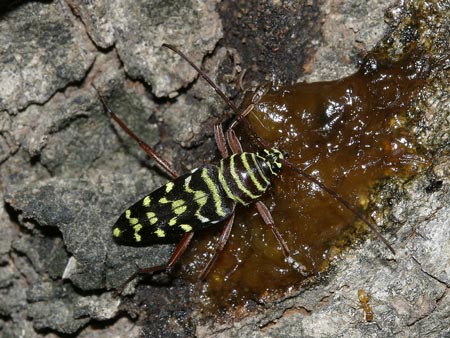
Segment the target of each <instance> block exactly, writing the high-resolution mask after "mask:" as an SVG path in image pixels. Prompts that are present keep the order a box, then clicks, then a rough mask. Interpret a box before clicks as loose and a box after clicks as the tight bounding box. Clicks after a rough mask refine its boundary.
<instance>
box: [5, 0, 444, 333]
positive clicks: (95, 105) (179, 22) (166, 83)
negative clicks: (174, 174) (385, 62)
mask: <svg viewBox="0 0 450 338" xmlns="http://www.w3.org/2000/svg"><path fill="white" fill-rule="evenodd" d="M164 3H165V2H157V1H155V2H151V3H149V2H147V1H133V2H127V1H112V2H111V1H109V2H106V1H97V2H95V4H94V3H86V2H81V1H74V0H72V1H67V2H64V1H55V2H50V3H41V2H30V3H20V4H19V5H18V6H17V7H14V8H12V9H9V10H8V11H7V12H5V13H4V14H3V15H2V17H0V64H1V65H2V66H1V67H0V74H1V76H0V136H1V138H0V149H1V153H0V164H1V167H0V177H1V180H0V182H1V183H0V187H1V190H0V196H1V198H2V200H4V201H5V203H3V204H2V205H1V206H0V223H1V224H2V226H0V262H1V264H0V288H1V292H2V302H1V305H0V313H1V314H2V316H1V318H0V327H2V330H3V332H4V333H5V334H6V335H9V336H12V337H15V336H19V335H21V334H22V335H23V332H25V335H26V336H27V337H34V336H36V337H37V336H44V335H45V334H44V333H39V331H36V330H39V329H51V330H55V331H57V332H62V333H72V332H78V336H81V337H82V336H83V335H84V336H89V335H91V334H93V333H94V331H95V330H97V328H96V327H95V326H91V325H90V322H92V321H94V320H95V321H105V323H106V324H105V326H104V328H103V330H102V334H103V335H112V334H116V335H127V336H138V335H139V334H140V332H139V328H138V327H134V326H133V323H132V322H131V321H130V320H129V319H127V318H120V319H117V318H119V317H120V314H119V306H120V303H121V299H114V298H112V297H111V293H110V292H105V289H107V288H110V287H112V286H115V285H118V283H120V281H122V280H123V278H124V276H125V277H126V276H128V275H129V274H130V273H131V271H133V270H134V268H135V265H134V264H139V265H140V266H143V265H152V264H157V263H160V262H161V261H163V260H164V259H165V258H166V257H167V255H168V254H169V251H170V248H169V247H148V248H139V249H134V248H127V247H119V246H116V245H114V244H113V243H112V240H111V238H110V226H111V224H112V223H113V222H114V220H115V217H116V216H117V211H118V210H122V209H123V208H124V207H125V206H126V205H128V204H129V203H130V201H133V200H134V198H135V196H138V195H141V194H143V193H145V192H148V191H151V190H152V189H153V188H155V187H157V186H158V185H160V184H162V183H163V182H164V180H165V177H164V176H162V175H161V174H160V172H159V171H158V170H154V164H153V162H152V161H149V160H147V159H146V158H145V156H144V155H143V154H141V152H140V151H139V150H137V148H136V146H135V145H134V144H133V143H132V142H131V141H128V140H127V138H126V137H125V136H124V135H123V134H122V132H121V131H120V130H117V128H116V127H115V126H113V125H112V124H111V122H110V121H109V119H108V117H107V116H106V115H105V114H104V112H103V109H102V107H101V105H100V103H99V101H98V99H97V96H96V93H95V92H94V91H93V89H92V88H91V83H94V84H95V85H96V86H97V87H98V88H100V89H101V90H102V92H103V93H105V94H106V95H107V97H108V99H109V103H110V104H111V106H112V108H113V110H114V111H115V112H118V113H125V114H124V115H126V117H125V120H126V123H127V124H128V125H130V127H131V128H132V129H133V130H135V131H136V133H137V134H139V135H143V136H145V140H146V142H148V143H149V144H158V149H164V153H165V155H166V158H168V159H169V160H170V161H172V162H173V163H175V164H176V166H177V170H179V171H186V170H187V169H190V168H192V167H194V166H197V165H198V164H199V162H200V159H204V158H205V155H204V154H205V152H206V153H208V154H210V155H208V156H209V157H211V158H212V157H213V152H212V151H211V150H212V149H213V144H212V140H211V139H210V136H211V130H207V128H205V127H204V126H205V123H209V121H210V120H211V119H212V117H217V116H218V115H219V114H220V111H221V109H222V106H223V105H222V103H220V101H219V100H218V99H216V98H215V97H214V95H212V94H211V92H212V91H211V90H210V88H208V87H207V86H206V85H205V84H204V83H202V82H201V81H195V78H196V76H197V75H196V74H195V72H194V71H193V70H192V69H190V68H189V67H188V66H187V65H186V64H185V63H184V62H182V61H180V60H179V59H178V58H176V57H175V56H174V55H173V54H171V53H168V52H167V51H165V50H163V49H161V48H160V45H161V44H162V43H163V42H170V43H172V44H175V45H179V46H182V49H183V51H184V52H185V53H186V54H188V55H189V56H190V57H191V58H192V59H193V60H194V62H195V63H197V64H200V63H201V62H202V61H204V63H205V64H206V65H207V66H209V67H210V69H209V70H210V71H211V73H212V74H213V77H214V78H216V77H221V76H222V77H223V74H221V73H220V71H219V68H220V67H219V65H227V62H228V59H227V58H228V57H227V54H226V53H225V49H221V48H220V47H218V46H217V43H218V41H219V39H220V38H221V37H222V35H223V23H222V22H221V20H220V18H219V14H218V10H217V9H216V5H217V2H216V1H209V2H201V1H191V2H189V3H185V4H184V5H180V4H176V3H172V4H167V5H165V4H164ZM222 5H223V4H222ZM225 5H226V2H225ZM241 5H242V6H244V5H243V4H241ZM266 5H267V4H266V3H264V2H263V3H262V4H260V6H261V7H258V8H264V6H266ZM288 5H289V4H286V8H288V7H289V6H288ZM425 5H429V6H428V7H427V6H425ZM440 5H441V6H442V8H443V9H441V10H439V9H438V6H437V5H433V4H431V2H427V1H416V2H406V3H405V4H404V5H403V6H399V5H398V6H397V7H392V8H391V9H390V10H389V13H388V15H389V16H390V22H389V25H388V26H386V25H385V24H384V23H383V12H384V10H386V5H385V4H384V3H383V4H378V3H377V2H376V1H373V2H368V3H367V4H365V5H363V4H362V3H358V2H352V1H351V2H346V3H344V4H343V6H342V7H339V8H337V7H335V5H334V3H333V2H320V3H317V2H312V4H311V6H313V7H317V8H318V9H320V13H321V14H320V18H321V19H322V23H323V26H322V30H321V32H320V34H321V36H319V35H317V36H315V38H316V39H317V40H316V41H312V42H311V41H309V42H308V43H306V44H300V43H298V44H296V43H297V42H294V41H292V42H291V43H292V46H291V45H289V44H288V45H286V44H285V41H284V40H283V44H284V45H283V46H285V48H286V51H285V54H286V55H288V58H289V59H295V58H294V57H293V56H292V55H296V54H295V53H297V50H296V49H295V48H299V49H300V48H311V50H312V51H313V52H314V53H313V54H312V55H306V56H304V55H302V57H301V58H300V57H299V58H298V60H297V62H298V67H296V68H298V69H300V70H302V67H303V69H307V70H310V71H311V74H309V76H308V77H307V79H308V80H310V81H313V80H317V79H332V78H340V77H342V76H344V75H347V74H350V73H351V72H353V71H354V70H355V69H356V64H357V60H358V59H359V58H360V53H361V50H362V49H370V48H372V47H373V46H374V45H375V44H376V43H377V42H378V41H379V40H380V39H381V38H382V36H383V32H384V30H385V29H386V28H388V29H387V31H388V32H389V33H388V34H389V35H390V36H391V37H392V38H394V39H395V38H397V35H396V34H398V33H397V31H398V30H401V29H402V27H404V26H406V25H408V23H409V22H410V21H411V20H412V19H411V18H412V17H413V16H424V18H425V21H424V22H425V23H423V26H422V27H420V28H421V29H422V33H421V34H423V35H422V37H423V38H424V39H425V37H426V36H427V34H430V35H432V36H435V39H436V40H435V41H433V40H432V41H431V42H432V43H431V45H430V47H429V48H430V51H429V52H430V55H432V56H433V57H436V58H438V57H441V58H442V60H447V61H446V62H447V64H448V60H449V55H448V50H449V49H448V48H447V49H446V50H434V49H433V43H434V44H436V45H437V44H438V43H437V42H436V41H437V40H438V39H445V37H447V42H448V40H449V39H448V29H447V33H443V30H445V27H447V28H448V27H449V22H448V18H447V19H445V17H443V15H442V13H443V12H444V11H445V8H447V10H448V4H446V3H445V2H441V3H440ZM446 6H447V7H446ZM256 7H257V6H255V8H256ZM283 8H284V7H283ZM430 8H431V9H430ZM431 10H434V11H435V13H434V14H435V15H436V18H435V20H438V19H439V20H441V21H439V24H440V25H441V26H438V24H437V22H436V21H433V19H431V18H430V17H428V15H429V14H430V12H427V11H431ZM261 12H263V11H261ZM264 15H266V16H267V14H264ZM283 15H287V14H286V13H284V14H283ZM291 15H292V17H294V18H295V17H296V15H298V13H291ZM260 19H261V18H260ZM277 19H279V18H277ZM242 20H244V19H242ZM272 20H275V19H272ZM292 20H293V19H292ZM427 20H428V21H427ZM288 22H290V21H288ZM309 27H310V28H311V29H317V30H318V29H319V28H318V27H320V25H319V24H317V22H313V23H311V24H310V26H309ZM227 29H230V28H227ZM234 29H236V30H237V29H238V27H234ZM258 34H260V36H264V35H263V34H267V32H263V31H259V32H258ZM311 34H312V32H311ZM445 34H447V35H445ZM302 37H303V36H302ZM275 38H277V37H275ZM284 38H286V39H287V37H284ZM305 39H306V40H307V38H305ZM261 40H267V41H271V40H270V39H269V38H267V36H264V39H255V40H254V41H247V43H246V45H247V48H248V49H250V51H246V52H248V53H252V51H251V49H252V44H254V45H253V46H254V47H255V50H256V51H253V53H255V54H254V55H253V58H252V55H250V56H249V55H248V54H244V52H241V51H242V50H245V49H246V48H243V49H239V46H238V44H236V46H234V45H233V46H231V44H227V45H226V47H227V48H230V47H236V48H237V50H239V52H238V53H242V54H243V55H242V57H241V60H242V65H241V66H242V67H243V68H248V69H252V70H253V75H250V77H249V78H248V81H250V80H253V79H259V80H261V79H264V77H265V76H267V74H268V73H269V72H270V71H274V72H276V73H277V74H276V76H278V77H279V78H283V79H286V80H292V79H296V78H297V77H299V76H300V74H301V73H302V72H301V71H299V73H298V74H297V73H295V74H294V71H293V70H292V69H280V68H282V67H280V65H279V64H277V63H276V62H277V60H276V57H272V58H271V57H267V60H270V62H269V61H268V62H267V63H266V64H261V63H258V62H261V60H258V62H256V63H254V64H253V63H252V59H255V60H256V59H258V53H259V52H260V50H259V49H257V48H258V47H259V46H260V45H264V44H263V43H262V42H261ZM299 40H300V39H299ZM225 41H230V42H232V41H233V39H229V40H225ZM289 41H290V40H289ZM227 43H229V42H227ZM280 44H281V40H280ZM248 46H250V48H249V47H248ZM294 46H295V48H294ZM305 46H306V47H305ZM312 46H314V47H312ZM318 46H319V47H318ZM290 47H292V50H291V49H290ZM292 51H295V53H294V52H292ZM289 53H293V54H289ZM439 53H441V55H439ZM443 63H445V61H443ZM274 65H275V66H274ZM252 66H254V67H252ZM263 67H265V68H264V69H262V68H263ZM276 67H279V68H276ZM224 68H226V66H224ZM291 68H292V67H291ZM439 71H441V72H442V74H441V75H439V74H438V73H439ZM255 74H256V75H255ZM448 75H449V74H448V66H447V68H445V67H443V68H442V69H436V72H435V73H432V77H430V79H429V84H428V85H427V87H426V90H425V91H424V93H423V95H424V99H423V101H422V102H423V104H422V106H420V107H418V108H419V109H421V110H422V111H423V112H424V114H425V115H426V116H427V118H428V120H427V123H428V124H427V128H428V130H429V131H428V132H427V133H426V134H425V135H422V137H423V139H424V141H423V142H424V144H426V146H428V147H430V149H434V150H436V149H439V146H442V145H445V144H447V148H441V151H440V153H436V155H435V158H434V163H433V167H432V168H431V169H430V170H429V171H428V172H425V173H421V174H419V175H417V177H415V178H414V179H413V180H411V181H410V182H407V183H406V184H404V185H403V186H401V187H397V188H395V189H389V187H387V188H386V190H384V191H382V192H381V193H380V197H379V200H380V205H381V204H382V201H383V200H388V199H389V200H391V201H392V204H391V205H390V206H389V208H385V209H382V210H384V212H385V218H384V219H385V221H386V222H395V223H396V224H402V226H401V228H400V229H399V230H398V232H397V233H396V237H397V238H396V241H395V246H396V249H397V250H398V255H397V256H396V257H395V260H385V259H384V258H383V257H384V256H383V255H381V254H380V252H379V250H380V249H379V246H378V243H376V242H373V241H371V240H368V241H366V242H365V243H364V244H363V245H362V246H361V247H359V248H357V249H352V250H350V251H349V252H348V253H347V254H346V255H345V256H344V257H343V258H342V259H341V260H340V261H339V262H338V263H337V265H336V267H335V268H334V269H333V271H332V272H331V273H330V274H329V276H328V277H327V278H326V279H325V281H322V283H319V284H317V285H316V286H314V287H312V288H310V289H308V290H301V291H298V290H294V291H293V292H292V294H289V295H286V297H285V299H281V300H279V301H278V302H275V303H274V304H270V305H266V306H261V307H259V308H258V313H256V314H253V315H251V316H248V317H246V318H244V319H242V320H239V321H236V322H232V321H231V322H225V323H224V322H219V323H217V322H211V321H208V322H206V323H205V322H199V321H198V319H197V317H196V314H195V313H189V312H188V311H187V310H186V307H188V305H187V304H186V302H187V299H184V297H186V294H185V293H184V292H185V288H184V287H183V286H182V285H181V284H180V283H178V282H175V284H174V285H172V286H169V287H167V288H166V289H161V288H158V289H156V288H155V289H154V297H155V298H154V299H151V300H147V301H142V302H145V304H146V306H147V307H148V308H149V310H147V313H146V314H144V313H142V310H141V309H134V311H136V312H138V313H141V318H148V317H150V318H158V319H159V321H155V322H152V323H141V322H140V324H142V325H146V326H145V328H144V333H145V334H146V335H147V336H158V335H160V336H177V335H178V336H185V335H194V334H195V335H198V336H203V337H207V336H215V337H232V336H250V335H251V336H252V337H272V336H273V337H293V336H314V337H336V336H340V335H343V334H344V335H345V336H347V337H360V336H374V337H392V336H436V337H438V336H446V335H448V334H450V332H449V331H448V330H449V329H448V327H449V326H450V325H449V317H448V314H449V313H450V301H449V289H448V287H449V285H450V268H449V262H448V257H449V255H450V244H449V242H450V241H449V239H450V234H449V231H450V230H449V227H448V221H447V220H448V219H449V207H450V205H449V204H450V203H449V201H450V191H449V183H450V181H449V177H450V172H449V170H448V168H449V162H450V158H449V157H448V155H445V154H446V153H448V150H449V149H448V140H449V138H448V135H449V126H448V124H449V123H448V116H449V102H450V100H449V83H448V79H449V76H448ZM302 79H303V78H302ZM227 90H228V91H229V92H231V93H233V92H234V91H235V88H233V86H228V88H227ZM175 95H179V96H177V100H176V102H174V101H175V100H174V99H173V97H174V96H175ZM168 103H170V104H168ZM143 121H149V123H143ZM123 144H125V147H126V148H125V149H124V146H123ZM186 148H190V149H186ZM208 151H209V152H208ZM196 159H197V160H196ZM207 160H209V158H207V159H205V161H207ZM149 168H150V170H149ZM142 178H145V179H142ZM431 179H435V180H440V181H442V182H443V184H442V187H441V188H440V189H438V190H437V191H433V192H431V193H427V192H426V187H428V186H429V182H430V180H431ZM398 191H401V192H402V195H401V196H400V195H395V193H396V192H398ZM380 208H381V207H380ZM149 257H150V258H149ZM69 262H70V263H71V264H68V263H69ZM130 262H133V263H132V264H130ZM63 275H64V276H65V278H67V279H68V280H67V281H66V282H65V283H63V282H62V279H61V278H62V276H63ZM177 283H178V284H177ZM359 288H362V289H365V290H366V291H367V292H369V293H370V294H371V295H372V300H371V302H370V304H371V306H372V308H373V311H374V313H375V321H376V322H377V324H373V323H367V322H365V321H364V317H363V311H362V310H361V309H359V308H358V307H357V305H355V304H357V302H358V298H357V290H358V289H359ZM81 290H84V291H81ZM142 294H143V293H141V295H142ZM139 295H140V294H139V291H138V295H137V296H136V297H139ZM136 299H139V298H136ZM176 301H179V302H180V303H179V304H178V303H176V304H175V302H176ZM152 302H154V303H155V304H156V305H152ZM127 310H128V311H129V312H130V313H131V312H132V311H133V308H132V307H129V306H128V307H127ZM150 310H153V311H154V312H153V313H152V312H151V311H150ZM152 315H153V316H154V317H151V316H152ZM183 315H185V316H186V317H187V318H189V320H186V318H184V321H183ZM111 318H115V320H114V321H107V320H108V319H111ZM191 318H193V319H192V323H194V324H187V322H190V320H191ZM191 325H192V326H191ZM80 328H83V329H82V330H80ZM41 332H42V331H41Z"/></svg>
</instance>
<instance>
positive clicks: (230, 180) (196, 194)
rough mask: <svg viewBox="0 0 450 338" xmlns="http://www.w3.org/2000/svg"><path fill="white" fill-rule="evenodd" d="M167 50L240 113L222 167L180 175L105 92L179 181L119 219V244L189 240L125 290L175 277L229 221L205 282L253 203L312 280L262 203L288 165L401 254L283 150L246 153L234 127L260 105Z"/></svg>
mask: <svg viewBox="0 0 450 338" xmlns="http://www.w3.org/2000/svg"><path fill="white" fill-rule="evenodd" d="M163 46H164V47H166V48H169V49H171V50H173V51H174V52H175V53H177V54H178V55H179V56H181V57H182V58H183V59H184V60H186V61H187V62H188V63H189V64H190V65H191V66H192V67H193V68H194V69H195V70H196V71H197V72H198V73H199V74H200V76H201V77H202V78H203V79H205V80H206V81H207V82H208V83H209V84H210V85H211V86H212V87H213V88H214V90H215V91H216V92H217V93H218V94H219V95H220V96H221V97H222V98H223V100H224V101H225V102H226V103H227V105H228V106H229V107H230V108H231V109H232V110H233V111H234V112H235V113H236V118H235V120H234V121H233V123H232V124H231V126H230V127H229V128H228V130H227V131H226V132H225V133H224V131H223V129H222V125H221V124H220V123H219V124H216V125H215V126H214V136H215V140H216V143H217V147H218V149H219V152H220V154H221V156H222V159H221V160H220V162H219V166H216V165H211V164H209V165H205V166H202V167H200V168H196V169H194V170H192V171H191V172H189V173H187V174H184V175H182V176H179V175H178V173H177V172H176V171H175V170H174V169H173V168H171V166H170V165H169V164H168V163H167V162H166V161H165V160H164V159H163V158H162V157H161V155H160V154H158V153H157V152H156V151H155V150H154V149H153V148H151V147H150V146H149V145H147V144H146V143H145V142H144V141H142V140H141V139H140V138H139V137H138V136H136V135H135V134H134V133H133V132H132V131H131V130H130V129H129V128H128V127H127V126H126V125H125V123H124V122H123V121H122V120H121V119H120V118H119V117H118V116H117V115H116V114H114V113H113V112H112V111H111V109H110V108H109V107H108V105H107V104H106V102H105V100H104V99H103V97H102V96H101V95H100V93H99V97H100V100H101V101H102V103H103V105H104V106H105V108H106V110H107V111H108V112H109V114H110V115H111V117H112V118H113V119H114V120H115V121H116V122H117V124H118V125H119V126H120V127H121V128H122V129H123V130H124V131H125V132H126V133H127V134H128V135H129V136H131V137H132V138H133V139H134V140H135V141H136V142H137V143H138V144H139V145H140V147H141V148H142V149H143V150H144V151H145V152H146V153H147V154H148V155H149V156H150V157H152V158H153V159H155V161H156V162H157V163H158V164H159V165H160V166H161V167H162V168H163V169H164V170H165V171H166V172H167V173H168V174H169V175H170V176H172V178H173V180H172V181H170V182H168V183H167V184H165V185H163V186H162V187H160V188H158V189H156V190H155V191H153V192H152V193H150V194H148V195H146V196H144V197H143V198H142V199H140V200H139V201H137V202H136V203H135V204H133V205H132V206H131V207H129V208H128V209H127V210H126V211H125V212H124V213H123V214H122V215H121V216H120V217H119V219H118V220H117V222H116V223H115V225H114V226H113V231H112V234H113V237H114V239H115V240H116V241H117V242H118V243H119V244H126V245H133V244H139V245H153V244H159V243H168V242H173V241H175V240H177V239H179V238H180V237H181V236H183V237H182V239H181V241H180V242H179V244H178V246H177V247H176V249H175V251H174V252H173V253H172V256H171V257H170V259H169V261H168V263H167V264H165V265H159V266H154V267H150V268H140V269H138V270H137V271H136V273H134V274H133V275H132V276H130V278H128V279H127V281H126V282H125V283H124V285H123V286H125V285H126V284H127V283H128V282H130V281H131V280H133V279H134V278H135V277H136V276H137V275H138V274H140V273H153V272H156V271H160V270H165V271H167V272H170V270H171V269H172V268H173V266H174V265H175V263H176V262H177V261H178V260H179V258H180V257H181V255H182V254H183V253H184V252H185V250H186V249H187V247H188V245H189V243H190V241H191V240H192V237H193V235H194V232H195V231H198V230H201V229H203V228H206V227H209V226H212V225H214V224H217V223H220V222H225V223H224V227H223V230H222V232H221V234H220V236H219V241H218V245H217V247H216V250H215V253H214V254H213V256H212V258H211V259H210V260H209V262H208V263H207V265H206V266H205V267H204V269H203V270H202V272H201V274H200V276H199V280H204V279H205V278H206V277H207V275H208V273H209V272H210V270H211V268H212V266H213V264H214V262H215V261H216V259H217V257H218V256H219V254H220V252H221V251H222V250H223V249H224V247H225V245H226V243H227V241H228V238H229V236H230V233H231V229H232V226H233V221H234V213H235V207H236V204H238V203H239V204H242V205H249V204H250V203H253V202H254V203H255V205H256V208H257V210H258V213H259V215H260V216H261V218H262V219H263V221H264V223H265V224H266V225H268V226H269V228H270V229H271V230H272V232H273V234H274V236H275V237H276V239H277V241H278V243H279V245H280V246H281V248H282V251H283V254H284V256H285V260H286V262H287V263H288V264H289V265H291V266H292V267H293V268H294V269H295V270H297V271H299V272H300V273H301V274H302V275H304V276H307V272H306V269H305V267H304V266H303V265H302V264H301V263H299V262H297V261H295V260H294V258H293V257H292V256H291V253H290V250H289V248H288V246H287V244H286V242H285V241H284V239H283V237H282V235H281V234H280V232H279V231H278V229H277V227H276V226H275V222H274V220H273V218H272V216H271V214H270V212H269V210H268V208H267V206H266V205H265V204H264V203H263V202H261V201H259V200H258V199H259V198H260V197H261V196H262V195H263V194H264V193H265V192H266V190H267V189H268V187H269V185H270V183H271V179H272V178H273V177H274V176H278V174H279V172H280V171H281V169H282V167H283V165H284V166H287V167H289V168H291V169H293V170H295V171H296V172H297V173H299V174H300V175H302V176H303V177H305V178H306V179H308V180H309V181H311V182H313V183H315V184H317V185H318V186H319V187H320V188H321V189H323V190H325V191H326V192H327V193H328V194H330V195H331V196H332V197H333V198H334V199H336V200H337V201H338V202H340V203H341V204H343V205H344V206H345V207H346V208H347V209H349V210H350V211H351V212H353V213H354V214H355V215H356V216H357V217H358V218H359V219H361V220H362V221H363V222H364V223H366V224H367V225H368V226H369V228H370V229H372V231H374V232H375V234H376V235H377V236H378V237H379V238H380V239H381V240H382V241H383V242H384V243H385V244H386V246H387V247H388V248H389V249H390V250H391V251H392V252H393V253H394V254H395V251H394V249H393V248H392V247H391V246H390V244H389V243H388V242H387V240H386V239H385V238H384V237H383V236H382V235H381V234H380V233H379V232H378V230H377V229H376V228H375V227H374V226H373V225H372V224H371V223H370V222H369V221H368V220H366V219H365V217H364V216H363V215H362V214H361V213H359V212H358V211H357V210H356V209H355V208H353V207H352V206H351V205H350V204H349V203H348V202H347V201H346V200H344V199H343V198H342V197H341V196H339V195H338V194H337V193H336V192H334V191H333V190H331V189H330V188H328V187H326V186H325V185H324V184H323V183H321V182H320V181H318V180H317V179H315V178H314V177H312V176H311V175H309V174H308V173H306V172H304V171H303V170H302V169H300V168H298V167H296V166H295V165H294V164H292V163H291V162H289V161H287V160H286V159H285V158H284V155H283V152H282V151H281V150H279V149H275V148H271V147H269V146H268V145H267V144H266V142H265V141H264V140H262V139H261V138H259V137H257V141H258V142H259V143H260V144H261V145H262V149H260V150H259V151H257V152H255V153H249V152H244V151H243V150H242V146H241V144H240V142H239V140H238V138H237V137H236V135H235V133H234V127H235V126H236V124H237V123H239V122H241V121H244V123H245V124H246V127H247V128H250V126H249V123H248V121H247V120H245V119H244V117H245V116H246V115H248V114H249V113H250V112H251V111H252V110H253V108H254V104H250V105H249V106H248V107H247V108H246V109H245V110H244V111H243V112H242V113H241V112H239V110H238V109H237V108H236V107H235V105H234V104H233V103H232V102H231V101H230V100H229V99H228V97H227V96H226V95H225V94H224V93H223V92H222V91H221V90H220V88H219V87H218V86H217V85H216V84H215V83H214V82H213V81H212V80H211V79H210V78H209V77H208V76H207V75H206V74H205V73H204V72H203V71H202V70H201V69H199V68H198V67H197V66H196V65H195V64H194V63H193V62H191V61H190V60H189V59H188V58H187V57H186V56H185V55H184V54H183V53H182V52H181V51H179V50H178V49H177V48H176V47H174V46H171V45H167V44H164V45H163ZM94 88H95V87H94ZM95 89H96V88H95ZM96 90H97V89H96ZM97 92H98V90H97ZM228 147H229V148H230V150H231V152H232V154H231V155H229V151H228Z"/></svg>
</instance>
